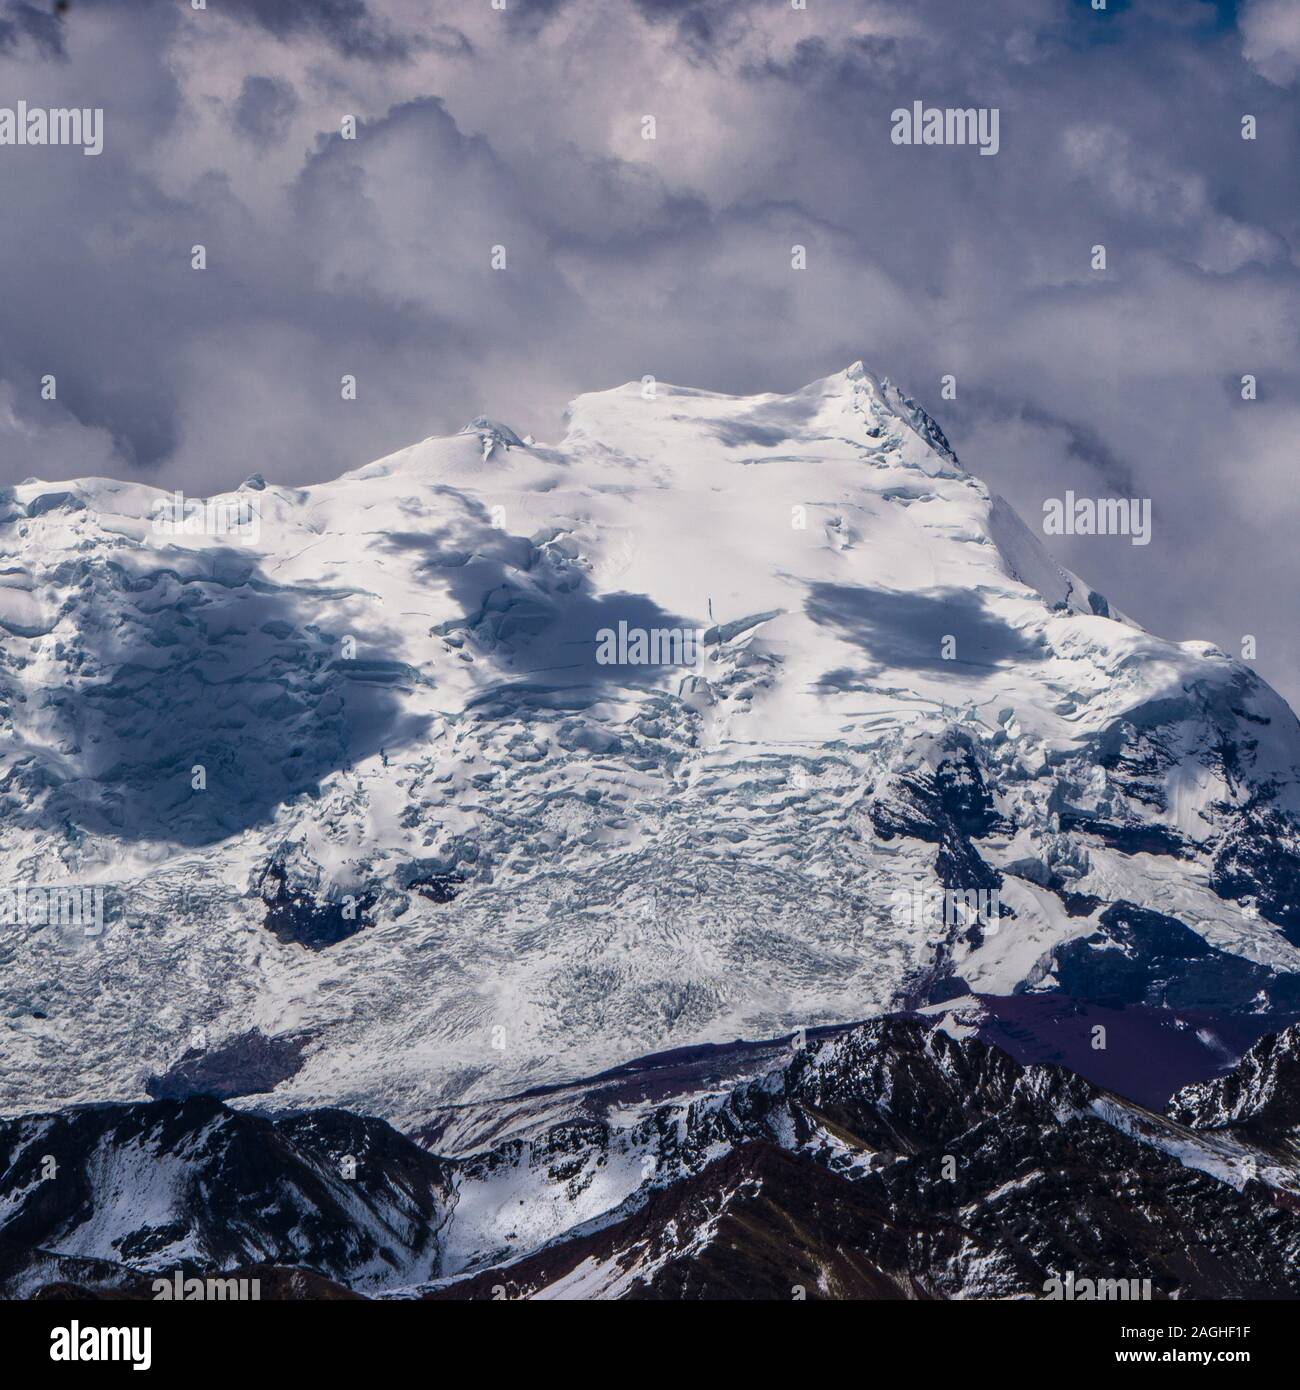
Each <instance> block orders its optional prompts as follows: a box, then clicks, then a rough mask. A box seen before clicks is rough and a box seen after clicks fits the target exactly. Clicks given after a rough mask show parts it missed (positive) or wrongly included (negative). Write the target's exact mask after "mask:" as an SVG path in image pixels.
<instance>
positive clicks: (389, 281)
mask: <svg viewBox="0 0 1300 1390" xmlns="http://www.w3.org/2000/svg"><path fill="white" fill-rule="evenodd" d="M60 44H62V47H60ZM1297 80H1300V6H1297V5H1296V4H1294V3H1293V0H1243V3H1241V4H1240V5H1234V4H1231V3H1229V2H1228V0H1217V2H1216V3H1201V0H1150V3H1146V4H1143V5H1140V6H1139V5H1127V4H1120V3H1116V0H1111V3H1109V4H1108V6H1107V9H1106V10H1105V11H1100V12H1099V11H1094V10H1093V9H1092V8H1091V5H1090V4H1089V3H1087V0H1072V3H1070V4H1067V5H1061V4H1059V3H1055V0H1002V3H999V4H998V5H997V6H989V5H973V4H968V3H960V2H959V0H907V2H906V3H904V0H811V3H810V4H809V6H808V8H807V9H805V10H801V11H796V10H794V9H793V8H791V7H790V6H789V5H788V4H780V3H777V4H762V3H757V0H753V2H752V3H750V2H747V0H727V3H711V4H700V3H685V2H684V0H683V2H682V3H678V0H611V3H609V4H602V5H599V6H591V5H586V4H577V3H569V4H564V3H560V2H559V0H532V3H524V0H508V3H507V7H506V9H505V10H504V11H502V10H494V9H493V8H492V7H491V5H490V4H489V3H488V2H487V0H482V3H479V4H475V5H473V6H457V7H443V6H433V5H429V4H428V3H426V2H425V0H382V2H381V0H369V3H362V0H322V2H321V3H315V4H305V3H304V4H295V5H286V4H281V3H278V0H222V3H220V4H210V5H209V7H208V9H207V10H206V11H204V12H201V13H200V12H193V11H191V10H190V9H189V7H187V6H184V5H180V6H175V5H169V4H161V3H157V4H147V3H133V4H130V5H128V4H125V3H123V2H122V0H83V3H75V0H74V4H73V6H72V8H71V11H70V13H69V16H68V17H67V19H65V20H63V21H57V20H54V19H52V18H51V17H50V16H49V15H48V14H46V13H45V12H44V11H42V10H41V9H40V8H39V7H33V5H31V4H22V3H18V4H15V3H9V4H7V5H5V6H4V7H3V8H2V9H0V90H3V91H5V92H8V93H12V94H13V96H15V97H18V96H22V97H24V98H25V99H27V100H28V101H30V102H34V103H43V104H48V105H58V104H72V103H74V102H75V103H76V104H78V105H86V104H90V105H102V106H103V107H104V108H105V112H106V138H105V148H104V153H103V154H102V155H101V156H99V157H97V158H94V159H87V158H84V157H83V156H81V155H80V153H79V152H77V151H70V150H49V151H36V150H16V149H12V148H8V149H0V175H3V178H4V188H5V216H4V218H2V219H0V305H3V310H4V330H5V331H4V333H3V335H0V462H3V467H4V476H3V477H0V483H4V482H9V481H13V480H14V479H15V478H19V477H22V476H24V475H26V474H39V475H42V476H53V477H69V476H76V475H77V474H81V473H87V472H101V473H116V474H130V475H133V476H139V477H143V478H148V479H150V480H153V481H158V482H162V483H175V484H177V485H182V486H185V487H186V488H187V490H190V491H198V490H200V489H202V490H211V489H214V488H217V487H223V486H229V485H231V484H233V483H237V482H238V481H240V480H241V479H242V478H243V477H244V476H246V475H247V474H248V473H251V472H253V471H263V472H265V473H267V475H268V476H273V477H276V478H277V479H278V480H281V481H284V482H303V481H307V480H309V479H312V478H320V477H325V476H329V475H332V474H336V473H338V472H341V471H343V470H345V469H347V468H350V467H353V466H356V465H357V464H359V463H361V462H363V461H365V460H366V459H369V458H372V457H376V456H378V455H380V454H382V453H385V452H387V451H390V450H392V449H395V448H399V447H401V446H402V445H404V444H406V443H409V442H411V441H412V440H414V439H418V438H421V437H423V436H425V435H427V434H430V433H437V432H445V431H449V430H454V429H455V428H457V427H459V425H460V424H462V423H463V422H464V420H465V419H467V418H470V417H471V416H473V415H477V414H480V413H483V414H488V415H491V416H496V417H501V418H504V419H506V420H508V421H509V423H510V424H512V425H513V426H514V427H515V428H516V429H518V430H519V431H521V432H522V431H524V430H531V431H532V432H533V433H534V434H536V435H538V436H539V437H541V438H553V437H555V435H556V434H557V432H558V421H559V416H560V411H561V409H562V407H563V404H564V402H565V400H566V399H567V398H568V397H569V396H571V395H573V394H575V393H576V392H578V391H581V390H591V389H598V388H601V387H604V386H608V385H613V384H616V383H618V382H620V381H624V380H628V379H635V378H639V377H641V376H642V375H644V374H646V373H652V374H653V375H655V376H657V377H658V378H659V379H661V380H668V381H678V382H682V383H686V384H690V385H695V386H700V387H705V388H712V389H718V390H727V391H743V392H757V391H769V390H781V391H788V390H793V389H796V388H798V387H799V386H802V385H804V384H805V383H807V382H808V381H809V380H811V379H813V378H815V377H817V376H821V375H825V374H827V373H829V372H832V371H835V370H838V369H840V368H842V367H844V366H845V365H846V364H847V363H848V362H849V361H851V360H852V359H854V358H856V357H862V358H864V359H865V360H866V361H867V363H868V365H869V366H871V367H872V368H873V370H875V371H877V372H880V373H887V374H888V375H889V376H890V377H891V378H893V379H894V380H896V381H898V382H900V383H901V384H902V385H903V386H904V387H905V388H906V389H907V391H908V392H909V394H911V395H913V396H914V397H915V398H916V399H917V400H918V401H919V402H920V403H921V404H922V405H924V406H926V407H927V408H928V409H929V410H930V411H931V412H932V413H933V414H934V415H936V417H937V418H939V420H940V421H941V423H942V424H943V425H944V427H945V429H946V431H947V433H948V434H949V436H950V437H951V438H952V440H953V443H954V445H955V447H956V448H957V450H958V453H959V454H960V456H961V457H962V459H963V461H964V462H965V463H966V464H967V466H968V467H970V468H971V469H972V471H974V472H976V473H977V474H979V475H980V476H982V477H984V478H985V479H986V480H987V481H988V482H989V484H990V485H991V486H993V487H994V488H996V489H998V490H999V491H1002V492H1004V493H1005V494H1006V495H1007V496H1008V497H1009V499H1010V500H1011V501H1012V502H1013V504H1014V505H1015V506H1016V507H1017V509H1018V510H1019V511H1020V512H1021V514H1022V515H1023V516H1024V517H1025V519H1026V521H1027V522H1028V524H1029V525H1030V526H1031V527H1035V528H1038V527H1039V526H1040V523H1041V516H1042V507H1043V504H1044V501H1045V500H1047V499H1050V498H1052V497H1058V496H1060V495H1061V494H1062V493H1063V491H1064V490H1065V489H1067V488H1073V489H1074V490H1075V491H1076V492H1078V493H1080V494H1084V493H1086V494H1089V495H1095V494H1107V493H1122V494H1123V495H1128V496H1141V497H1150V498H1152V500H1153V508H1154V514H1155V518H1156V525H1155V531H1154V535H1153V539H1152V543H1151V545H1150V546H1148V547H1143V548H1135V547H1132V546H1118V547H1109V546H1107V545H1106V544H1104V543H1103V541H1102V539H1101V538H1095V539H1094V541H1093V542H1092V543H1089V541H1088V540H1087V539H1083V538H1074V539H1067V538H1049V541H1048V544H1049V546H1050V548H1051V549H1052V551H1053V553H1054V554H1056V555H1057V556H1058V558H1060V559H1061V560H1062V562H1063V563H1065V564H1067V565H1069V566H1070V567H1071V568H1073V569H1076V570H1078V571H1079V572H1080V573H1081V574H1082V575H1083V576H1084V577H1085V578H1089V579H1091V580H1093V581H1094V582H1097V583H1099V585H1100V587H1101V588H1102V589H1103V590H1104V591H1105V592H1106V593H1107V594H1108V596H1109V597H1110V598H1111V599H1112V600H1113V601H1114V602H1115V603H1116V605H1117V606H1118V607H1120V608H1121V609H1124V610H1126V611H1129V612H1131V613H1132V614H1133V616H1134V617H1136V618H1138V619H1139V620H1140V621H1143V622H1145V623H1147V624H1148V625H1150V626H1151V627H1153V628H1155V629H1156V630H1158V631H1162V632H1164V633H1166V634H1167V635H1170V636H1174V637H1179V638H1191V637H1198V636H1199V637H1208V638H1210V639H1212V640H1215V641H1217V642H1219V643H1220V644H1221V645H1223V646H1225V647H1226V648H1228V649H1230V650H1236V649H1237V646H1238V641H1239V637H1240V635H1241V634H1243V633H1245V632H1251V633H1254V634H1256V635H1257V637H1258V638H1259V641H1260V653H1261V655H1260V661H1259V666H1260V669H1261V670H1262V671H1264V673H1265V674H1267V675H1268V676H1270V678H1272V679H1273V680H1274V681H1275V682H1276V683H1278V684H1280V685H1282V686H1283V687H1284V688H1285V689H1287V690H1288V692H1289V693H1291V694H1292V695H1294V694H1295V693H1296V692H1297V691H1298V690H1300V636H1297V635H1296V633H1294V632H1293V631H1292V628H1291V624H1290V623H1289V621H1288V613H1287V605H1283V604H1279V603H1278V602H1277V601H1276V598H1275V596H1276V595H1278V594H1289V593H1292V592H1294V589H1295V581H1296V574H1295V562H1294V560H1293V559H1292V556H1293V553H1294V546H1293V542H1292V536H1293V534H1294V530H1295V527H1296V526H1297V525H1300V493H1298V492H1297V489H1296V488H1295V487H1294V486H1293V482H1292V478H1293V474H1294V463H1293V455H1294V440H1295V438H1296V435H1297V432H1298V431H1300V404H1298V402H1300V367H1298V366H1297V364H1300V273H1298V271H1297V266H1298V265H1300V205H1297V202H1296V200H1295V197H1294V192H1293V188H1294V183H1293V170H1294V169H1295V167H1296V166H1297V164H1298V163H1300V123H1298V122H1297V120H1296V117H1297V114H1298V113H1297V109H1296V108H1297V91H1296V83H1297ZM917 100H919V101H922V102H924V103H926V104H928V105H937V106H976V107H997V108H998V110H999V112H1000V149H999V152H998V154H997V155H996V157H983V156H981V155H979V153H978V152H977V151H976V150H973V149H970V148H945V147H928V148H927V147H919V146H898V145H894V144H892V143H891V141H890V138H889V137H890V124H891V121H890V116H891V112H892V111H893V110H894V108H896V107H904V108H910V106H911V104H912V102H913V101H917ZM1246 114H1250V115H1253V116H1254V117H1255V118H1256V120H1257V123H1258V139H1257V140H1255V141H1253V142H1250V141H1244V140H1242V139H1241V121H1242V117H1243V115H1246ZM349 115H351V116H355V118H356V120H357V123H358V138H357V139H356V140H355V141H348V140H345V139H343V138H342V137H341V134H340V130H341V121H342V120H343V118H344V117H345V116H349ZM645 115H653V116H654V117H655V120H656V125H657V138H656V139H655V140H654V141H645V140H643V139H642V138H641V132H642V120H643V117H644V116H645ZM195 244H202V245H204V246H205V247H206V253H207V269H206V270H204V271H202V272H196V271H192V270H191V269H190V259H191V248H192V246H194V245H195ZM796 244H797V245H802V246H804V247H806V250H807V263H808V268H807V270H806V271H800V272H796V271H794V270H792V268H791V248H792V247H793V246H794V245H796ZM1096 244H1104V245H1105V246H1106V248H1107V269H1106V271H1105V272H1104V274H1098V273H1097V272H1094V271H1093V270H1092V268H1091V264H1090V259H1091V248H1092V247H1093V246H1094V245H1096ZM496 245H500V246H503V247H504V248H505V250H506V253H507V254H508V269H507V270H506V271H505V272H494V271H493V270H492V269H491V266H490V252H491V248H492V247H493V246H496ZM47 372H55V373H57V376H58V383H59V389H58V398H57V400H56V401H54V402H42V401H41V400H40V398H39V381H40V378H41V377H42V375H44V374H45V373H47ZM344 373H352V374H355V375H356V376H357V378H358V382H359V392H358V397H357V400H356V401H355V402H351V403H348V404H346V405H345V404H344V403H343V402H342V401H341V400H340V396H339V380H340V377H341V376H342V375H343V374H344ZM1247 373H1249V374H1252V375H1254V376H1255V377H1256V378H1257V382H1258V398H1257V399H1256V400H1255V401H1253V402H1246V401H1243V400H1242V399H1241V394H1240V381H1241V377H1242V376H1243V374H1247ZM947 375H951V376H954V377H955V378H956V382H957V393H956V399H955V400H949V399H945V398H944V396H943V395H942V394H941V386H940V383H941V379H942V378H943V377H944V376H947ZM1242 553H1246V554H1249V555H1250V557H1251V563H1250V564H1249V565H1243V564H1237V563H1232V562H1231V561H1228V562H1225V555H1229V556H1230V555H1236V554H1242Z"/></svg>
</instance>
